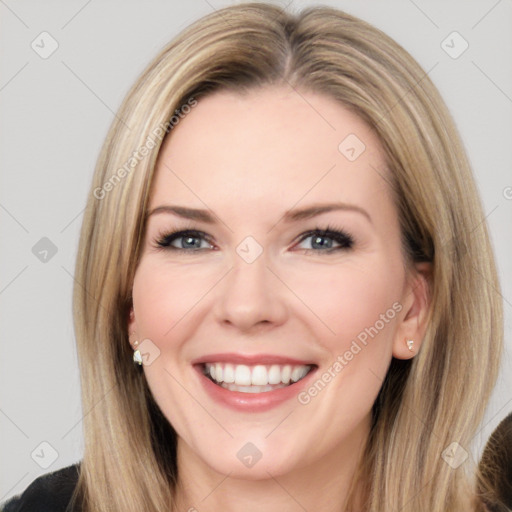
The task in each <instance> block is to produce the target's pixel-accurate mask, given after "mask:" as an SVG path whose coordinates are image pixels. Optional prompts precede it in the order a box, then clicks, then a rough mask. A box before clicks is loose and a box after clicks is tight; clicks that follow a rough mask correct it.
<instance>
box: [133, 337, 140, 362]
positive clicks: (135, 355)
mask: <svg viewBox="0 0 512 512" xmlns="http://www.w3.org/2000/svg"><path fill="white" fill-rule="evenodd" d="M138 345H139V342H138V341H134V342H133V347H134V348H135V350H134V352H133V362H134V363H135V364H138V365H139V366H140V365H141V364H142V354H141V353H140V350H139V349H138V348H137V347H138Z"/></svg>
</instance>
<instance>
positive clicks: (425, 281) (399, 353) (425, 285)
mask: <svg viewBox="0 0 512 512" xmlns="http://www.w3.org/2000/svg"><path fill="white" fill-rule="evenodd" d="M431 274H432V265H431V264H430V263H416V264H414V266H413V268H412V269H411V270H410V275H409V276H408V279H407V285H406V286H405V289H404V294H403V296H402V302H401V303H402V305H403V307H404V316H403V317H402V319H401V320H399V322H400V323H399V325H398V328H397V332H396V337H395V340H394V342H393V357H395V358H397V359H411V358H412V357H414V356H415V355H416V354H417V353H418V350H419V349H420V347H421V343H422V341H423V337H424V336H425V331H426V329H427V320H428V316H429V315H428V313H429V308H430V290H429V288H430V286H429V283H430V280H431ZM408 340H412V341H413V345H412V350H410V349H409V347H408V344H407V341H408Z"/></svg>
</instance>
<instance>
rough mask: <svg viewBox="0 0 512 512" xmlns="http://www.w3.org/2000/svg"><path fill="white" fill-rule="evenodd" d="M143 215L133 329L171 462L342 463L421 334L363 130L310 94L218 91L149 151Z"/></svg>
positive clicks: (257, 474) (385, 177)
mask: <svg viewBox="0 0 512 512" xmlns="http://www.w3.org/2000/svg"><path fill="white" fill-rule="evenodd" d="M148 211H149V217H148V221H147V229H146V234H145V241H144V247H143V253H142V258H141V261H140V264H139V266H138V268H137V271H136V275H135V281H134V285H133V309H132V312H131V316H130V321H129V329H130V332H133V333H134V335H133V336H132V339H131V341H132V342H133V340H135V339H137V340H138V341H139V342H140V343H141V347H142V348H141V352H142V353H143V354H145V355H143V358H144V366H143V369H144V372H145V376H146V378H147V382H148V384H149V387H150V389H151V391H152V393H153V395H154V397H155V400H156V402H157V403H158V405H159V407H160V408H161V410H162V411H163V413H164V415H165V416H166V417H167V419H168V420H169V422H170V423H171V424H172V425H173V427H174V429H175V430H176V432H177V434H178V447H179V460H187V461H195V463H196V464H199V465H203V466H204V467H208V468H210V469H213V470H215V471H217V472H220V473H222V474H227V473H231V476H239V477H242V478H255V479H258V478H268V475H269V474H271V475H273V476H277V475H283V474H285V473H288V472H291V471H293V470H300V469H305V468H308V467H309V468H314V467H315V465H318V464H320V463H323V464H331V465H335V464H336V465H338V466H339V464H340V461H344V460H353V459H354V457H356V455H357V453H358V452H359V450H360V448H361V446H362V444H363V443H364V441H365V439H366V437H367V435H368V431H369V424H370V414H371V408H372V404H373V403H374V400H375V398H376V396H377V394H378V391H379V389H380V387H381V384H382V381H383V379H384V376H385V374H386V370H387V368H388V365H389V363H390V361H391V357H392V356H393V355H394V356H395V357H398V358H408V357H412V355H413V353H412V352H410V351H409V350H408V349H407V345H406V339H408V338H412V339H415V348H417V347H418V345H419V342H420V340H421V335H422V331H421V325H420V324H421V321H420V320H421V318H420V315H421V310H422V309H421V305H422V302H421V290H423V286H417V284H418V283H420V284H421V281H419V280H418V276H419V274H417V273H408V272H407V271H406V266H405V265H404V258H403V254H402V251H401V243H400V230H399V220H398V216H397V210H396V208H395V206H394V203H393V200H392V197H391V190H390V185H389V174H388V171H387V170H386V168H385V164H384V158H383V153H382V150H381V147H380V144H379V141H378V139H377V138H376V137H375V135H374V134H373V133H372V132H371V131H370V130H369V129H368V127H367V125H366V124H365V123H363V122H362V121H361V120H360V119H359V118H358V117H356V116H355V115H354V114H352V113H350V112H349V111H348V110H346V109H345V108H344V107H342V106H340V105H339V104H338V103H336V102H335V101H334V100H332V99H330V98H328V97H326V96H322V95H316V94H312V93H309V92H302V93H300V94H299V93H297V92H295V91H294V90H292V89H285V88H265V89H261V90H257V91H253V92H250V93H248V94H247V95H239V94H236V93H232V92H221V93H215V94H213V95H211V96H208V97H206V98H204V99H201V100H199V102H198V105H197V107H196V108H194V109H193V110H192V111H191V113H190V114H188V115H187V116H186V117H185V118H184V119H182V120H181V121H180V124H179V125H178V126H176V127H175V128H174V129H173V131H172V133H171V136H170V137H169V138H168V139H167V141H166V143H165V144H164V146H163V147H162V149H161V152H160V156H159V160H158V164H157V169H156V176H155V181H154V188H153V190H152V195H151V198H150V204H149V208H148ZM324 231H325V232H324ZM175 232H180V234H174V235H173V234H172V233H175ZM143 340H145V341H143ZM205 374H206V375H205ZM212 375H213V378H212ZM294 381H296V382H294Z"/></svg>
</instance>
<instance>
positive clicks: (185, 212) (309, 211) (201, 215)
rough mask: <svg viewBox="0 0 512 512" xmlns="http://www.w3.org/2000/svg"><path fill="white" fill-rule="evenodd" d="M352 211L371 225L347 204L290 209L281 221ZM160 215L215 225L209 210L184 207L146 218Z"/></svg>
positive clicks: (158, 210)
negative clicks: (172, 215)
mask: <svg viewBox="0 0 512 512" xmlns="http://www.w3.org/2000/svg"><path fill="white" fill-rule="evenodd" d="M339 210H342V211H354V212H358V213H360V214H362V215H363V216H364V217H366V219H367V220H368V221H369V222H370V224H371V223H372V218H371V217H370V215H369V213H368V212H367V211H366V210H364V209H363V208H360V207H359V206H356V205H352V204H347V203H321V204H314V205H311V206H308V207H306V208H300V209H294V210H293V209H292V210H287V211H286V212H285V213H284V214H283V216H282V220H283V221H284V222H286V223H291V222H297V221H299V220H305V219H310V218H312V217H316V216H317V215H321V214H322V213H327V212H331V211H339ZM160 213H170V214H174V215H177V216H178V217H182V218H184V219H190V220H196V221H199V222H204V223H206V224H215V223H216V216H215V215H213V214H212V213H210V211H209V210H201V209H197V208H186V207H184V206H176V205H163V206H158V207H157V208H153V209H152V210H151V211H149V212H148V214H147V217H150V216H151V215H157V214H160Z"/></svg>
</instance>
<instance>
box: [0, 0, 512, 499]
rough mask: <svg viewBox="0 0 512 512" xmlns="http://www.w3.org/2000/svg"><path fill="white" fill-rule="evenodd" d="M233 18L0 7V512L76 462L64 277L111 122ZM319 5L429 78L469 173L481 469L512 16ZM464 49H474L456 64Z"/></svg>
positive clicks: (503, 195) (505, 268)
mask: <svg viewBox="0 0 512 512" xmlns="http://www.w3.org/2000/svg"><path fill="white" fill-rule="evenodd" d="M232 3H233V2H221V1H213V0H209V1H206V0H194V1H188V2H186V4H185V2H183V3H181V2H180V3H178V2H171V1H156V0H152V1H144V2H142V1H139V2H135V1H126V0H123V1H121V0H115V1H113V0H108V1H107V0H104V1H99V0H89V1H66V2H64V1H45V2H37V1H15V0H5V1H4V0H0V39H1V43H0V48H1V57H2V58H1V63H0V101H1V106H2V111H1V112H2V113H1V117H0V130H1V136H0V141H1V142H0V144H1V153H0V154H1V156H2V167H1V174H0V180H1V181H0V222H1V223H0V226H1V230H2V233H1V236H2V246H1V247H2V250H1V251H0V269H1V272H0V307H1V315H2V316H1V320H2V321H1V325H0V329H1V332H0V340H1V344H2V345H1V347H2V348H1V356H0V365H1V368H0V379H1V380H0V393H1V396H0V398H1V401H0V432H1V436H0V460H1V461H2V463H1V470H0V479H1V480H0V501H3V500H4V499H6V498H7V497H9V496H12V495H14V494H17V493H19V492H21V491H22V490H23V489H24V488H25V487H26V486H27V485H28V484H29V483H30V482H31V481H32V480H33V479H34V478H36V477H37V476H38V475H40V474H42V473H46V472H48V471H53V470H55V469H58V468H60V467H64V466H66V465H68V464H71V463H73V462H75V461H78V460H79V459H80V458H81V456H82V440H81V435H82V425H81V419H82V417H83V414H84V413H86V412H87V411H82V410H81V407H80V401H79V400H80V397H79V378H78V367H77V356H76V350H75V346H74V334H73V326H72V317H71V291H72V285H73V268H74V260H75V256H76V248H77V242H78V233H79V228H80V224H81V221H82V211H83V208H84V205H85V198H86V193H87V190H88V187H89V184H90V181H91V176H92V172H93V167H94V164H95V160H96V158H97V155H98V152H99V148H100V146H101V144H102V141H103V139H104V137H105V135H106V132H107V129H108V127H109V125H110V123H111V121H112V118H113V115H114V112H115V111H116V109H117V108H118V106H119V104H120V102H121V100H122V98H123V97H124V95H125V93H126V92H127V90H128V88H129V86H130V85H131V84H132V82H133V81H134V80H135V78H136V76H137V75H138V74H139V73H140V72H141V71H142V69H143V67H144V66H145V65H146V64H147V63H148V62H149V61H150V59H152V58H153V56H154V55H155V54H156V53H157V51H158V50H159V49H160V48H161V47H162V46H163V45H164V44H166V43H167V42H168V41H169V40H170V39H171V38H172V37H173V36H174V35H175V34H176V33H177V32H179V31H180V30H181V29H182V28H184V27H185V26H187V25H188V24H189V23H190V22H191V21H193V20H195V19H197V18H198V17H200V16H201V15H204V14H207V13H209V12H211V11H212V10H213V9H217V8H219V7H222V6H225V5H228V4H232ZM286 3H288V2H280V4H281V5H285V4H286ZM289 3H290V7H291V8H293V9H299V8H300V7H301V6H304V5H310V4H312V2H303V1H302V2H301V1H293V2H289ZM323 3H324V4H328V5H333V6H336V7H339V8H342V9H345V10H347V11H348V12H350V13H353V14H355V15H358V16H360V17H362V18H363V19H366V20H367V21H369V22H371V23H373V24H375V25H376V26H377V27H379V28H381V29H382V30H384V31H385V32H386V33H388V34H389V35H391V36H392V37H393V38H395V39H396V40H397V41H398V42H399V43H400V44H402V45H403V46H404V47H405V48H406V49H407V50H408V51H409V52H410V53H411V54H412V55H413V56H414V57H415V58H416V59H417V60H418V61H419V62H420V64H421V65H422V66H423V68H424V69H425V70H426V71H429V76H430V77H431V79H432V80H433V81H434V83H435V84H436V85H437V86H438V87H439V89H440V91H441V93H442V95H443V96H444V98H445V100H446V102H447V103H448V106H449V108H450V110H451V112H452V114H453V116H454V117H455V120H456V122H457V125H458V127H459V129H460V131H461V134H462V137H463V140H464V143H465V145H466V147H467V150H468V152H469V156H470V159H471V161H472V164H473V166H474V170H475V173H476V179H477V182H478V185H479V188H480V191H481V194H482V198H483V202H484V209H485V214H486V216H487V222H488V223H489V226H490V230H491V234H492V239H493V244H494V247H495V250H496V254H497V258H498V265H499V272H500V278H501V283H502V295H503V299H504V307H505V314H506V319H505V329H506V340H507V351H506V356H505V359H504V361H503V370H502V373H501V377H500V380H499V383H498V386H497V388H496V390H495V392H494V394H493V397H492V401H491V403H490V406H489V409H488V411H487V414H486V419H485V421H484V423H483V424H482V428H481V430H480V432H479V434H478V435H477V436H476V437H475V442H474V446H473V447H472V450H473V454H474V455H475V456H478V454H479V453H480V451H481V448H482V446H483V443H484V441H485V439H486V438H487V437H488V435H489V434H490V432H491V431H492V429H493V428H495V426H496V425H497V423H498V422H499V420H500V419H501V418H502V417H504V416H505V415H506V413H507V412H510V411H512V391H511V390H512V371H511V369H512V368H511V366H512V358H511V353H512V350H511V349H512V339H511V338H512V337H511V312H512V286H511V285H512V263H511V261H512V258H511V255H512V230H511V221H512V215H511V214H512V173H511V163H512V138H511V135H512V116H511V113H512V58H511V57H512V51H511V48H512V2H511V0H499V1H497V0H481V1H472V2H467V1H462V0H458V1H446V0H445V1H426V0H414V1H412V0H401V1H398V0H396V1H386V2H383V1H378V0H376V1H373V0H372V1H369V0H364V1H362V0H359V1H332V2H323ZM44 31H46V32H48V33H49V34H51V37H52V38H53V39H54V40H55V41H57V43H58V48H57V50H56V51H55V52H54V53H53V54H52V55H50V56H47V58H42V57H41V56H40V54H39V53H37V52H36V51H35V50H34V49H33V48H32V47H31V44H32V42H33V41H34V43H33V44H34V45H35V47H36V48H38V51H39V52H40V53H41V52H42V53H44V52H48V51H49V50H50V49H51V43H52V41H51V39H50V38H49V37H48V36H40V34H41V33H42V32H44ZM453 31H457V32H458V33H459V34H460V35H461V36H462V38H463V39H461V38H460V37H459V36H457V35H455V36H453V35H451V36H450V34H452V32H453ZM448 36H450V37H448ZM447 37H448V39H447ZM464 40H465V41H467V43H468V44H469V47H468V49H467V50H466V51H465V52H464V53H462V54H461V55H459V56H457V55H456V54H458V53H459V52H460V51H461V50H462V49H463V48H464V45H465V43H464ZM443 41H445V42H444V43H443ZM447 51H448V52H451V54H452V55H451V56H450V55H449V54H448V53H447ZM45 56H46V55H45ZM454 56H457V58H453V57H454ZM43 237H47V238H48V239H49V240H51V244H53V245H49V243H48V241H42V242H41V241H40V240H41V239H42V238H43ZM36 244H39V245H36ZM34 246H36V249H33V248H34ZM53 246H54V247H53ZM52 247H53V251H55V249H56V250H57V252H56V253H55V254H53V253H52ZM44 250H48V252H47V253H46V254H45V253H44ZM41 251H43V252H41ZM98 398H99V399H100V397H98ZM41 443H48V444H42V445H41Z"/></svg>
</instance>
